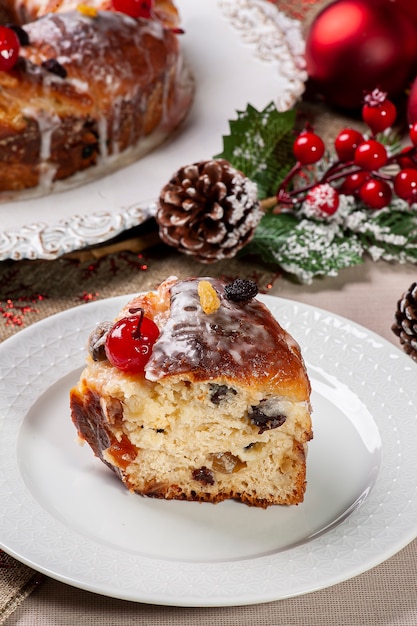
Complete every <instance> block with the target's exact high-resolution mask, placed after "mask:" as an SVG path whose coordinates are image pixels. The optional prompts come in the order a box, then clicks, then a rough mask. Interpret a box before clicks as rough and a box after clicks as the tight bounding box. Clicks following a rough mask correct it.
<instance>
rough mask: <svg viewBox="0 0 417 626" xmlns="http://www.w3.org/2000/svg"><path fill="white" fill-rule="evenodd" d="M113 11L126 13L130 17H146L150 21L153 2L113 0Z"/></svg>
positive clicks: (150, 0) (151, 0)
mask: <svg viewBox="0 0 417 626" xmlns="http://www.w3.org/2000/svg"><path fill="white" fill-rule="evenodd" d="M112 5H113V9H114V10H115V11H120V13H126V15H130V17H133V18H138V17H144V18H146V19H149V18H150V17H151V16H152V5H153V0H112Z"/></svg>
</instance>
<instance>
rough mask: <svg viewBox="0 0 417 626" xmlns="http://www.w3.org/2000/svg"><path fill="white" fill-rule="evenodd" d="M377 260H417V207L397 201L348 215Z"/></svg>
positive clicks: (372, 256) (348, 221)
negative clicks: (375, 209) (370, 212)
mask: <svg viewBox="0 0 417 626" xmlns="http://www.w3.org/2000/svg"><path fill="white" fill-rule="evenodd" d="M346 226H347V228H349V230H350V231H351V232H354V233H355V234H356V236H357V237H358V239H359V240H360V241H361V243H362V245H363V247H364V249H365V250H366V251H367V252H368V253H369V255H370V256H371V258H372V259H373V260H374V261H377V260H378V259H384V260H386V261H398V262H400V263H406V262H411V263H416V262H417V207H416V205H413V206H412V207H409V206H408V204H407V203H405V202H401V201H397V202H396V203H393V205H392V206H390V207H387V208H386V209H382V210H380V211H377V212H374V213H373V214H372V215H370V214H369V211H366V210H362V211H360V210H359V211H354V212H352V213H351V215H350V216H348V218H347V219H346Z"/></svg>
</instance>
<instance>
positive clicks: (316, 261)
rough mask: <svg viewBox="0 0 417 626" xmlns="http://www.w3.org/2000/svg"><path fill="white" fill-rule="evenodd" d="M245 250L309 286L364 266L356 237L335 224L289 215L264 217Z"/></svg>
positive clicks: (361, 250)
mask: <svg viewBox="0 0 417 626" xmlns="http://www.w3.org/2000/svg"><path fill="white" fill-rule="evenodd" d="M245 250H246V251H247V252H249V253H252V254H258V255H260V256H261V257H262V259H263V260H264V261H266V262H267V263H274V264H278V265H279V266H280V267H281V268H282V269H283V270H285V271H286V272H288V273H290V274H294V275H295V276H297V277H298V278H299V279H300V280H301V281H302V282H307V283H309V282H311V280H312V279H313V278H314V277H316V276H323V275H328V276H336V275H337V273H338V271H339V270H341V269H343V268H345V267H350V266H353V265H358V264H360V263H362V262H363V258H362V257H363V247H362V245H361V242H360V241H359V239H358V238H357V237H356V235H355V234H353V233H351V234H350V236H346V235H345V233H344V232H343V230H342V229H341V227H340V225H339V224H337V223H336V222H333V223H332V224H329V223H328V222H318V221H315V220H311V219H310V220H309V219H301V220H300V219H298V218H297V217H296V216H295V215H294V214H290V213H281V214H278V215H274V214H271V213H270V214H267V215H265V216H264V217H263V218H262V220H261V222H260V224H259V226H258V227H257V229H256V231H255V235H254V237H253V239H252V241H251V243H250V244H249V245H248V246H247V247H246V248H245Z"/></svg>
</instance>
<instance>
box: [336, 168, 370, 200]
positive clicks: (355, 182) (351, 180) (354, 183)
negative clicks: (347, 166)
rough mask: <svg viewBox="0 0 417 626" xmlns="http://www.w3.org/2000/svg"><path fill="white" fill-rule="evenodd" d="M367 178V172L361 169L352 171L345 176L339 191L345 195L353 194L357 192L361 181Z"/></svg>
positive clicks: (361, 183)
mask: <svg viewBox="0 0 417 626" xmlns="http://www.w3.org/2000/svg"><path fill="white" fill-rule="evenodd" d="M368 178H369V174H368V173H367V172H364V171H363V170H361V171H360V172H353V174H349V175H348V176H346V178H345V180H344V181H343V183H342V184H341V186H340V189H339V191H340V193H343V194H345V195H346V196H354V195H355V194H356V193H357V192H358V190H359V188H360V187H362V185H363V183H364V182H366V181H367V180H368Z"/></svg>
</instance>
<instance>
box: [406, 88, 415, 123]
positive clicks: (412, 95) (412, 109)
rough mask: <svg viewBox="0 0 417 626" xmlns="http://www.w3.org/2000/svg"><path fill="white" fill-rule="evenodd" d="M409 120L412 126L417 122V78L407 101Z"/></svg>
mask: <svg viewBox="0 0 417 626" xmlns="http://www.w3.org/2000/svg"><path fill="white" fill-rule="evenodd" d="M407 120H408V123H409V124H410V126H411V125H412V124H414V123H415V122H417V78H416V79H415V80H414V82H413V84H412V85H411V89H410V93H409V95H408V100H407Z"/></svg>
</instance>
